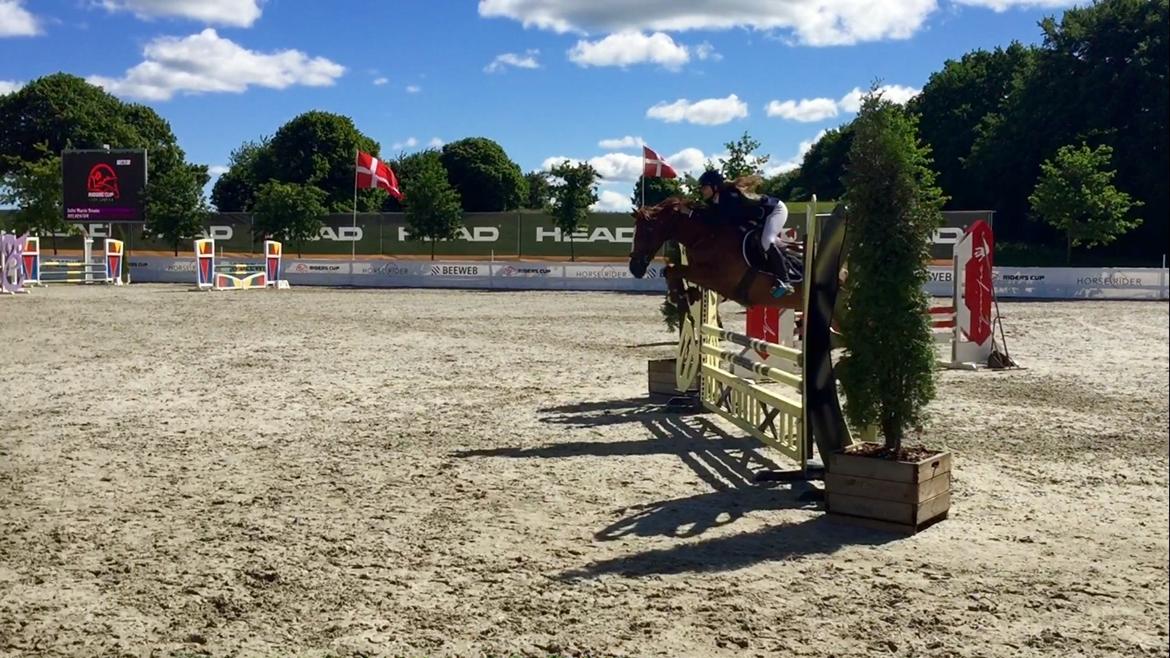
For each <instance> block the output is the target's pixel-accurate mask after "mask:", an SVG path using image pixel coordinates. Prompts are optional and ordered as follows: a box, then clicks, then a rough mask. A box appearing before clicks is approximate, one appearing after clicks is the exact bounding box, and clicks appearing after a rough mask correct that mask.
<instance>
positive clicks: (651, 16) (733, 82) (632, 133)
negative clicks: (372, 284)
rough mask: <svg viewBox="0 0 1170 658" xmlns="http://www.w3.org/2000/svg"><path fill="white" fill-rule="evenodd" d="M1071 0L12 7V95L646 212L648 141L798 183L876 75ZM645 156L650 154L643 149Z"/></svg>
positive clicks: (978, 41) (210, 153) (1018, 31)
mask: <svg viewBox="0 0 1170 658" xmlns="http://www.w3.org/2000/svg"><path fill="white" fill-rule="evenodd" d="M1069 4H1071V3H1070V2H1068V0H1032V1H1019V0H871V1H865V0H723V1H720V0H708V1H706V2H703V1H700V0H639V1H638V2H628V1H626V0H481V1H479V2H475V1H463V2H459V1H456V0H433V1H430V2H427V1H417V0H382V1H381V2H360V3H359V2H347V1H343V0H335V1H333V2H313V1H310V0H0V93H3V92H6V91H11V90H12V89H15V88H18V87H19V86H20V85H21V84H23V83H25V82H27V81H29V80H31V79H34V78H36V77H38V76H41V75H46V74H49V73H54V72H57V71H66V72H69V73H73V74H76V75H79V76H82V77H85V78H87V79H89V80H91V81H92V82H94V83H95V84H99V85H101V86H103V87H104V88H106V89H107V90H108V91H110V92H111V93H113V94H115V95H117V96H119V97H121V98H124V99H126V100H132V101H136V102H143V103H146V104H148V105H150V106H151V107H153V108H155V110H157V111H158V113H159V114H160V115H162V116H163V117H164V118H166V119H167V120H168V121H169V122H170V124H171V126H172V128H173V129H174V131H175V134H176V135H177V136H178V138H179V141H180V143H181V145H182V146H183V148H184V149H185V150H186V152H187V154H188V158H189V159H190V160H192V161H193V162H199V163H204V164H208V165H211V166H212V167H213V171H218V168H219V167H222V166H223V165H224V164H226V162H227V159H228V154H229V153H230V152H231V150H232V149H233V148H235V147H236V146H238V145H239V144H241V143H242V142H243V141H245V140H248V139H255V138H257V137H259V136H261V135H266V134H267V135H270V134H272V133H273V132H274V131H275V130H276V129H277V128H278V127H279V126H280V125H281V124H282V123H284V122H285V121H287V120H288V119H290V118H292V117H294V116H296V115H297V114H300V113H301V112H305V111H308V110H312V109H320V110H327V111H331V112H338V113H343V114H346V115H348V116H350V117H352V118H353V119H354V121H355V122H356V123H357V126H358V128H359V129H360V130H362V131H363V132H364V133H366V134H367V135H369V136H371V137H372V138H374V139H375V140H377V141H378V142H379V143H380V144H381V148H382V154H383V155H392V154H395V153H397V152H398V151H400V150H406V151H411V150H416V149H420V148H425V147H426V146H427V145H429V144H440V143H442V142H446V141H453V140H455V139H459V138H462V137H469V136H485V137H489V138H491V139H494V140H496V141H498V142H499V143H500V144H501V145H502V146H503V147H504V149H505V150H506V151H507V152H508V154H509V155H510V156H511V157H512V159H513V160H515V161H516V162H517V163H518V164H519V165H520V166H521V168H523V169H524V170H525V171H530V170H533V169H540V168H545V167H547V166H548V165H549V164H550V163H551V162H554V161H555V160H556V159H558V158H572V159H575V160H589V161H591V162H592V163H593V164H594V166H595V167H596V168H597V169H598V170H599V171H600V172H601V173H602V174H603V175H604V176H605V180H604V183H603V185H602V189H601V192H602V202H601V203H600V204H599V205H600V206H602V207H605V208H607V209H625V208H626V207H628V199H629V196H630V192H631V189H632V185H633V181H634V179H635V177H636V176H637V175H638V172H639V171H640V167H641V153H640V149H639V148H638V147H637V146H636V144H637V143H638V142H639V140H641V141H644V142H645V143H646V144H648V145H649V146H650V147H652V148H654V149H655V150H656V151H658V153H660V154H662V155H663V156H665V157H666V158H667V159H668V160H669V161H670V162H671V163H672V164H674V165H676V167H677V168H678V169H680V170H687V171H696V170H698V169H699V168H701V165H702V163H703V161H704V160H705V159H707V158H716V159H717V158H718V157H719V155H720V153H722V152H723V150H724V149H723V143H724V142H727V141H730V140H733V139H736V138H737V137H738V136H740V135H741V134H742V133H743V132H744V131H747V132H749V133H750V134H751V135H752V136H753V137H754V138H756V139H758V140H759V141H760V142H762V147H761V149H760V150H761V152H763V153H767V154H769V155H770V156H771V160H770V162H769V163H768V167H769V173H774V172H776V171H780V170H783V169H786V168H791V167H794V166H795V165H796V164H798V163H799V157H800V155H801V153H802V150H803V149H806V148H807V147H808V145H810V144H811V143H813V142H814V141H815V139H816V138H817V136H818V135H819V134H820V133H821V132H822V131H823V130H826V129H829V128H833V127H836V126H838V125H840V124H841V123H844V122H847V121H848V120H850V118H851V117H852V111H853V104H852V103H851V102H850V93H851V92H854V91H855V90H856V89H866V88H867V87H868V86H869V85H870V83H871V82H873V81H874V80H875V79H876V80H879V81H880V82H881V83H882V84H883V85H888V86H890V88H891V89H890V92H889V94H890V96H891V97H892V98H896V99H900V98H906V97H909V96H910V95H912V94H914V93H916V92H917V91H918V90H919V89H921V87H922V86H923V84H925V82H926V81H927V78H928V77H929V75H930V74H931V73H932V72H934V71H936V70H938V69H939V68H941V66H942V64H943V62H944V61H945V60H946V59H948V58H957V57H959V56H961V55H962V54H963V53H965V52H968V51H970V50H972V49H976V48H985V49H990V48H994V47H996V46H1006V45H1007V44H1009V43H1010V42H1011V41H1012V40H1018V41H1021V42H1023V43H1036V42H1038V40H1039V28H1038V27H1037V22H1038V21H1039V20H1041V19H1042V18H1043V17H1044V16H1046V15H1053V14H1056V15H1059V13H1060V12H1061V11H1062V9H1063V8H1064V7H1065V6H1067V5H1069ZM625 138H630V139H625Z"/></svg>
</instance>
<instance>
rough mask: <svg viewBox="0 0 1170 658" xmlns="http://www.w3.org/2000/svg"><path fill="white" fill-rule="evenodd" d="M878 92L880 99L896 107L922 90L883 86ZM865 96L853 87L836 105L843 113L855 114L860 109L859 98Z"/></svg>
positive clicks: (857, 88) (899, 86)
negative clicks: (894, 104) (880, 95)
mask: <svg viewBox="0 0 1170 658" xmlns="http://www.w3.org/2000/svg"><path fill="white" fill-rule="evenodd" d="M878 91H880V92H882V98H885V99H886V100H888V101H892V102H894V103H896V104H898V105H903V104H905V103H906V101H908V100H910V99H911V98H914V97H915V96H917V95H918V93H919V92H921V91H922V90H921V89H915V88H913V87H905V86H903V85H883V86H881V87H878ZM865 94H866V92H864V91H862V90H861V88H859V87H854V88H853V91H851V92H849V93H848V94H845V96H843V97H842V98H841V100H840V101H838V105H839V106H840V108H841V109H842V110H844V111H845V112H857V111H858V110H860V109H861V97H862V96H864V95H865Z"/></svg>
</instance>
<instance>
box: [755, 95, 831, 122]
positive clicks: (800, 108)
mask: <svg viewBox="0 0 1170 658" xmlns="http://www.w3.org/2000/svg"><path fill="white" fill-rule="evenodd" d="M767 114H768V116H770V117H780V118H781V119H790V120H792V121H800V122H804V123H808V122H812V121H823V120H825V119H829V118H832V117H835V116H837V101H835V100H833V99H832V98H811V99H803V98H802V99H801V100H799V101H783V102H781V101H772V102H770V103H768V106H767Z"/></svg>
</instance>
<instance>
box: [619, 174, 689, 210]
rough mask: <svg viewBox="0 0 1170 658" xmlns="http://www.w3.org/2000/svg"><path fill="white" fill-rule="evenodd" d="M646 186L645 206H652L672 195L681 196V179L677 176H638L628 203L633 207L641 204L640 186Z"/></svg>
mask: <svg viewBox="0 0 1170 658" xmlns="http://www.w3.org/2000/svg"><path fill="white" fill-rule="evenodd" d="M643 185H645V186H646V196H645V201H646V205H647V206H653V205H656V204H659V203H662V202H663V201H665V200H666V199H669V198H670V197H672V196H683V185H682V181H681V180H679V179H677V178H646V177H645V176H639V177H638V180H637V182H635V183H634V194H633V196H631V197H630V203H632V204H633V205H634V207H635V208H637V207H639V206H641V205H642V201H643V197H642V186H643Z"/></svg>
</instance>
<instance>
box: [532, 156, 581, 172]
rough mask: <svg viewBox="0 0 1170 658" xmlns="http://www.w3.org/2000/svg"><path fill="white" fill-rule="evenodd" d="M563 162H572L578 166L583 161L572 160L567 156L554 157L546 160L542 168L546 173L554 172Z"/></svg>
mask: <svg viewBox="0 0 1170 658" xmlns="http://www.w3.org/2000/svg"><path fill="white" fill-rule="evenodd" d="M562 162H572V163H574V164H577V163H579V162H581V160H578V159H576V158H570V157H568V156H566V155H554V156H552V157H551V158H545V159H544V162H541V163H540V168H541V169H543V170H544V171H552V168H553V167H555V166H557V165H559V164H561V163H562Z"/></svg>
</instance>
